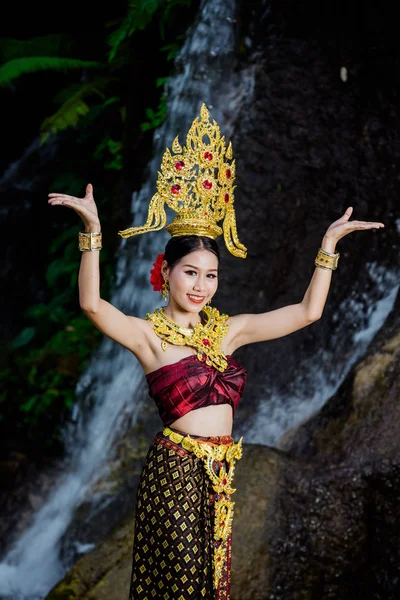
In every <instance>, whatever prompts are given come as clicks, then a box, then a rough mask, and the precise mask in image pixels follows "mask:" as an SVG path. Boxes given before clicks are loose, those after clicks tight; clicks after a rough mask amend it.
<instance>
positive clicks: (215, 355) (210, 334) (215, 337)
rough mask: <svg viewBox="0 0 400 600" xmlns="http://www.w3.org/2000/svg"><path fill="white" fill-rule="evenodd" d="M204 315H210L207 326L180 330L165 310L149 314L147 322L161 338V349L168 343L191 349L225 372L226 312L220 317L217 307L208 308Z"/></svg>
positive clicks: (199, 358) (199, 325)
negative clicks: (190, 347)
mask: <svg viewBox="0 0 400 600" xmlns="http://www.w3.org/2000/svg"><path fill="white" fill-rule="evenodd" d="M202 310H203V312H204V313H205V314H206V316H207V321H206V323H204V325H203V324H202V323H196V325H195V327H194V329H190V328H186V327H181V326H180V325H178V323H175V321H173V320H172V319H170V318H169V317H167V315H166V314H165V312H164V310H163V309H162V308H156V309H155V311H154V312H153V313H147V314H146V317H145V319H146V321H152V323H153V328H154V333H155V334H156V335H157V336H158V337H159V338H161V340H162V342H161V348H162V349H163V350H164V352H165V351H166V349H167V342H168V343H170V344H174V345H175V346H192V347H193V348H196V350H197V355H196V356H197V358H198V360H200V361H205V363H206V364H207V365H212V366H213V367H216V368H217V369H218V371H225V369H226V368H227V366H228V361H227V360H226V356H225V354H224V353H223V352H222V350H221V341H222V338H223V337H224V336H225V335H226V334H227V332H228V329H229V325H228V324H227V323H226V321H227V319H228V318H229V317H228V315H226V314H225V313H222V314H220V312H219V310H218V309H217V308H213V307H211V306H205V307H204V308H203V309H202Z"/></svg>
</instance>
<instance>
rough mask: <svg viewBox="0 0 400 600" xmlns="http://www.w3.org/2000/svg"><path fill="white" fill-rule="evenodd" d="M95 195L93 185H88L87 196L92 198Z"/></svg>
mask: <svg viewBox="0 0 400 600" xmlns="http://www.w3.org/2000/svg"><path fill="white" fill-rule="evenodd" d="M92 194H93V186H92V184H91V183H88V184H87V186H86V196H91V195H92Z"/></svg>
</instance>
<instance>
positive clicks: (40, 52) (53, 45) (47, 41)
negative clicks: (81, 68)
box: [0, 33, 76, 63]
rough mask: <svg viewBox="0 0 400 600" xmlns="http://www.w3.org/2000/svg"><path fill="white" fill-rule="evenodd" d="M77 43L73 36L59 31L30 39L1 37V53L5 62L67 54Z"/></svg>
mask: <svg viewBox="0 0 400 600" xmlns="http://www.w3.org/2000/svg"><path fill="white" fill-rule="evenodd" d="M75 44H76V42H75V40H74V39H73V38H72V37H71V36H69V35H64V34H58V33H56V34H49V35H44V36H40V37H35V38H31V39H29V40H17V39H14V38H0V55H1V58H2V62H3V63H5V62H8V61H10V60H12V59H14V58H25V57H27V56H65V55H67V54H69V53H70V52H71V51H72V49H73V46H74V45H75Z"/></svg>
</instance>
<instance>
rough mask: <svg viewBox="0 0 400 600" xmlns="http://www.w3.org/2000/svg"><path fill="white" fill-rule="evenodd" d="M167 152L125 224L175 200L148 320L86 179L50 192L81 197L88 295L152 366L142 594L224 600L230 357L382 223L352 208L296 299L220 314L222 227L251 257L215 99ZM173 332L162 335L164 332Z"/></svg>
mask: <svg viewBox="0 0 400 600" xmlns="http://www.w3.org/2000/svg"><path fill="white" fill-rule="evenodd" d="M172 149H173V151H174V153H175V155H174V156H172V155H171V153H170V152H169V150H167V151H166V153H165V155H164V158H163V162H162V168H161V173H159V180H158V182H157V189H158V191H157V193H156V194H155V195H154V196H153V198H152V200H151V202H150V207H149V218H148V221H147V223H146V225H145V226H142V227H134V228H130V229H128V230H125V231H124V232H120V234H121V235H122V236H123V237H129V236H130V235H136V234H140V233H144V232H146V231H150V230H156V229H161V227H163V226H164V225H165V213H164V203H167V204H168V205H169V206H170V207H171V208H173V209H174V210H175V211H176V212H177V213H178V216H177V217H175V218H174V220H173V221H172V223H171V224H170V225H168V226H167V230H168V231H169V232H170V233H171V235H172V238H171V239H170V240H169V242H168V244H167V246H166V248H165V252H164V254H163V255H159V256H158V258H157V260H156V262H155V263H154V269H153V270H152V272H151V274H152V277H151V282H152V283H153V287H154V289H155V290H157V289H158V290H159V289H162V292H163V297H164V299H166V300H167V299H168V301H167V305H166V307H165V308H164V309H157V310H155V311H154V313H151V314H147V315H146V318H145V319H142V318H139V317H133V316H128V315H125V314H123V313H122V312H121V311H119V310H118V309H116V308H115V307H114V306H112V305H111V304H110V303H108V302H106V301H105V300H103V299H102V298H101V297H100V295H99V253H98V252H96V251H94V250H99V249H100V248H101V226H100V220H99V217H98V213H97V208H96V204H95V201H94V197H93V187H92V185H91V184H88V185H87V187H86V195H85V196H84V198H76V197H73V196H67V195H65V194H59V193H50V194H49V203H50V204H51V205H53V206H56V205H63V206H66V207H68V208H72V209H73V210H74V211H75V212H76V213H77V214H78V215H79V216H80V217H81V218H82V220H83V222H84V225H85V232H82V233H81V234H80V242H79V243H80V246H79V247H80V249H81V250H82V251H83V253H82V260H81V266H80V271H79V300H80V306H81V308H82V310H83V311H84V312H85V314H86V315H87V316H88V318H89V319H90V320H91V321H92V322H93V324H94V325H95V326H96V327H97V328H98V329H99V330H100V331H102V332H103V333H104V334H105V335H107V336H109V337H111V338H112V339H113V340H115V341H116V342H119V343H120V344H122V345H123V346H125V347H126V348H128V349H129V350H131V352H132V353H133V354H134V355H135V357H136V358H137V360H138V361H139V363H140V364H141V366H142V368H143V370H144V373H145V374H146V378H147V383H148V385H149V393H150V395H151V396H152V398H153V399H154V400H155V402H156V403H157V406H158V408H159V412H160V417H161V420H162V422H163V425H164V428H163V430H162V431H160V432H159V433H157V435H156V436H155V438H154V440H153V442H152V444H151V446H150V448H149V451H148V454H147V457H146V460H145V463H144V466H143V469H142V473H141V478H140V482H139V486H138V491H137V497H136V517H135V539H134V548H133V567H132V577H131V582H130V593H129V598H130V600H133V599H135V600H136V599H138V600H139V599H141V600H149V599H153V598H156V599H157V600H158V599H162V600H191V599H198V598H204V599H206V600H222V599H224V600H226V599H229V597H230V572H231V543H232V518H233V507H234V504H235V503H234V502H232V500H231V494H232V493H233V492H234V491H235V490H234V488H232V482H233V475H234V468H235V461H236V460H238V459H240V458H241V456H242V446H241V443H242V439H240V440H239V441H238V442H235V441H234V439H233V437H232V436H231V433H232V423H233V416H234V411H235V409H236V407H237V404H238V402H239V400H240V398H241V395H242V393H243V389H244V385H245V380H246V371H245V369H244V368H243V367H242V366H241V365H240V364H239V363H238V362H237V361H236V359H235V358H234V357H233V356H232V355H233V353H234V352H235V350H236V349H237V348H240V347H241V346H244V345H245V344H250V343H253V342H262V341H266V340H270V339H274V338H279V337H282V336H285V335H288V334H289V333H292V332H294V331H297V330H299V329H301V328H303V327H306V326H307V325H310V324H311V323H313V322H315V321H316V320H318V319H319V318H320V317H321V315H322V312H323V309H324V305H325V301H326V298H327V295H328V290H329V285H330V281H331V276H332V270H334V269H336V268H337V262H338V258H339V253H335V248H336V244H337V242H338V241H339V239H341V238H342V237H344V236H345V235H347V234H349V233H351V232H352V231H356V230H363V229H373V228H374V229H379V228H381V227H384V225H383V223H379V222H365V221H350V217H351V214H352V212H353V209H352V207H349V208H347V210H346V211H345V213H344V214H343V216H342V217H341V218H340V219H338V220H337V221H335V222H334V223H332V224H331V225H330V227H329V228H328V230H327V231H326V233H325V235H324V237H323V240H322V243H321V247H320V249H319V250H318V253H317V257H316V259H315V265H316V267H317V268H316V269H315V271H314V274H313V276H312V279H311V282H310V284H309V286H308V288H307V291H306V292H305V295H304V298H303V299H302V301H301V302H299V303H297V304H292V305H289V306H284V307H282V308H279V309H277V310H272V311H269V312H266V313H261V314H240V315H235V316H230V317H228V315H225V314H220V313H219V311H218V310H217V309H216V308H212V307H210V306H209V303H210V301H211V300H212V298H213V296H214V294H215V293H216V291H217V287H218V270H219V251H218V246H217V243H216V241H215V238H216V237H217V236H218V235H220V234H221V233H222V229H221V228H219V226H218V225H217V221H219V220H221V219H223V220H224V229H223V233H224V238H225V242H226V245H227V248H228V249H229V250H230V252H232V254H234V255H236V256H240V257H243V258H244V257H245V256H246V248H245V247H244V246H243V245H242V244H241V243H240V242H239V240H238V238H237V232H236V222H235V216H234V210H233V190H234V187H233V181H234V167H235V165H234V161H232V149H231V145H229V147H228V148H227V149H226V148H225V145H224V138H221V135H220V132H219V128H218V125H217V124H216V123H215V121H214V122H213V123H210V122H209V114H208V111H207V109H206V108H205V106H204V105H203V106H202V108H201V119H200V120H199V119H195V120H194V121H193V124H192V127H191V129H190V131H189V133H188V137H187V143H186V146H185V148H182V147H181V146H180V145H179V142H178V140H177V139H176V140H175V141H174V144H173V146H172ZM160 340H161V343H160Z"/></svg>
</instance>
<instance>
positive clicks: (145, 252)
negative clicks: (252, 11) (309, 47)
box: [0, 0, 252, 600]
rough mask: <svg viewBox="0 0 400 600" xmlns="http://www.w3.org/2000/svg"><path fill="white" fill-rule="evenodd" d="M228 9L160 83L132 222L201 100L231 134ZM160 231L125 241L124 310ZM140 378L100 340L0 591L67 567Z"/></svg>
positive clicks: (1, 568)
mask: <svg viewBox="0 0 400 600" xmlns="http://www.w3.org/2000/svg"><path fill="white" fill-rule="evenodd" d="M234 10H235V1H234V0H213V1H209V2H204V3H203V4H202V7H201V11H200V14H199V17H198V20H197V22H196V25H195V26H194V27H193V28H192V30H191V31H190V32H189V34H188V36H187V39H186V41H185V43H184V45H183V47H182V49H181V51H180V54H179V56H178V57H177V70H178V73H177V74H176V75H175V76H174V77H173V78H171V79H170V81H169V82H168V84H167V87H166V95H167V98H168V111H167V118H166V120H165V122H164V124H163V125H162V126H161V127H160V128H159V129H158V130H157V131H156V132H155V134H154V158H153V160H152V161H151V163H150V164H149V166H148V174H147V182H146V183H145V185H144V186H143V187H142V189H141V190H140V191H139V193H137V194H134V196H133V200H132V211H133V214H134V215H135V225H139V224H140V225H141V224H143V223H144V222H145V221H146V217H147V207H148V202H149V198H151V196H152V194H153V193H154V192H155V182H156V178H157V170H158V168H159V164H160V159H161V156H162V153H163V151H164V150H165V147H166V146H171V144H172V141H173V140H174V138H175V136H176V135H177V133H179V134H180V136H181V139H184V135H185V134H186V131H187V130H188V128H189V126H190V124H191V122H192V120H193V117H194V115H196V114H197V113H198V111H199V108H200V106H201V104H202V102H205V103H206V104H207V106H208V107H209V108H210V109H212V110H213V117H214V118H215V119H216V120H217V121H219V122H220V124H221V125H222V127H223V129H224V133H225V135H226V137H227V138H228V139H229V137H230V134H231V132H232V129H231V127H232V125H231V124H230V123H226V118H225V117H224V113H223V112H222V110H226V111H227V113H229V116H230V117H232V123H234V122H235V115H236V114H237V111H238V110H239V109H240V105H241V101H242V98H243V96H244V95H246V94H248V93H249V92H250V91H251V84H252V80H251V77H248V76H243V81H238V79H236V80H235V81H232V78H231V79H230V80H228V79H229V74H230V71H231V69H230V68H227V67H228V65H229V64H230V62H231V61H232V60H233V59H234V31H233V27H234ZM224 73H226V76H224ZM225 79H226V83H225ZM214 101H215V102H216V105H215V106H214V104H213V102H214ZM166 239H167V235H166V234H165V232H156V233H155V234H147V235H145V236H140V237H139V238H137V239H136V238H133V239H130V240H123V241H122V243H121V247H120V252H119V258H118V264H117V289H116V290H115V292H114V294H113V297H112V298H111V302H112V304H113V305H114V306H116V307H117V308H119V309H120V310H122V311H123V312H125V313H126V314H131V315H137V316H144V315H145V313H146V312H148V311H151V310H153V309H154V308H155V305H157V304H158V302H157V299H156V298H155V294H154V292H153V291H152V289H151V288H150V286H149V271H150V268H151V264H152V262H153V261H154V259H155V257H156V255H157V253H158V252H161V251H162V249H163V247H164V245H165V241H166ZM143 384H144V377H143V374H142V371H141V368H140V366H139V364H138V362H137V361H136V359H135V358H134V357H133V356H132V354H131V353H130V352H129V351H127V350H126V349H125V348H122V347H119V346H118V345H116V344H115V343H114V342H112V341H111V340H110V339H104V341H103V343H102V344H101V346H100V348H99V350H98V351H97V352H96V353H95V355H94V356H93V358H92V360H91V363H90V365H89V367H88V369H87V371H86V373H85V374H84V375H83V377H82V378H81V380H80V382H79V384H78V386H77V394H78V398H79V400H80V408H78V409H77V411H76V415H75V416H76V418H77V419H78V425H77V426H76V427H75V428H74V429H69V430H67V431H66V442H67V452H68V457H67V460H66V461H65V471H64V472H63V473H62V474H61V476H60V478H59V480H58V482H57V484H56V485H55V487H54V490H53V491H52V493H51V494H50V495H49V498H48V499H47V501H46V504H45V505H44V506H43V507H42V508H41V509H40V510H39V511H38V512H37V513H36V515H35V517H34V519H33V522H32V523H31V525H30V526H29V527H28V528H27V529H26V531H25V532H24V533H23V534H22V535H21V537H20V539H19V540H18V541H17V542H16V544H15V545H14V547H13V548H12V549H11V550H10V551H9V552H8V554H7V555H6V557H5V558H4V560H3V562H2V563H1V564H0V596H1V597H2V598H7V599H9V600H11V599H12V600H33V599H35V600H39V599H42V598H43V597H44V596H45V595H46V594H47V592H48V591H49V590H50V589H51V587H52V586H53V585H54V584H55V583H57V581H59V580H60V579H61V578H62V576H63V574H64V573H65V566H64V565H63V564H62V562H61V560H60V542H61V538H62V536H63V535H64V533H65V531H66V530H67V527H68V525H69V523H70V521H71V519H72V516H73V514H74V512H75V511H76V508H77V507H78V506H79V505H80V503H81V502H82V501H83V499H84V498H85V495H86V493H87V492H88V491H89V489H90V488H91V486H92V485H93V483H94V482H95V481H96V480H97V479H98V478H99V476H101V475H103V474H104V472H105V470H106V466H105V465H106V464H107V459H109V458H110V454H111V452H112V449H113V445H114V442H115V439H116V438H117V437H118V436H119V435H121V432H123V431H124V429H126V427H127V425H128V424H132V423H134V422H135V420H136V417H137V414H138V412H139V411H140V408H141V402H140V400H139V399H138V396H139V398H140V392H139V390H140V389H141V388H143ZM82 406H83V407H84V408H86V410H84V408H82ZM87 407H89V410H87Z"/></svg>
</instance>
